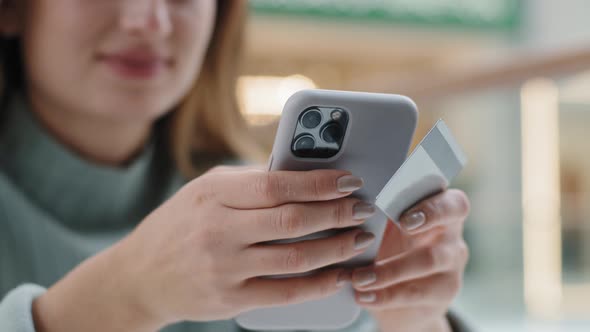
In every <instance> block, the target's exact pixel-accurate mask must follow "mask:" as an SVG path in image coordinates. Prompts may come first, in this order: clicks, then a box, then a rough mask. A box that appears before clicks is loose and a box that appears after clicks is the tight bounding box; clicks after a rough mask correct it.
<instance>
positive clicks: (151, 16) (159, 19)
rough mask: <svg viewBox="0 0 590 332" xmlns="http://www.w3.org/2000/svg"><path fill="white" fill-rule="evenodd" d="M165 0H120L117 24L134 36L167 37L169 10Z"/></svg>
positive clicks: (170, 24)
mask: <svg viewBox="0 0 590 332" xmlns="http://www.w3.org/2000/svg"><path fill="white" fill-rule="evenodd" d="M166 2H167V1H166V0H128V1H122V8H121V11H120V17H119V25H120V27H121V29H122V30H123V31H125V32H127V33H129V34H132V35H136V36H145V35H148V36H152V35H154V34H156V35H158V36H160V37H167V36H168V35H170V33H171V32H172V22H171V19H170V11H169V8H168V5H167V3H166Z"/></svg>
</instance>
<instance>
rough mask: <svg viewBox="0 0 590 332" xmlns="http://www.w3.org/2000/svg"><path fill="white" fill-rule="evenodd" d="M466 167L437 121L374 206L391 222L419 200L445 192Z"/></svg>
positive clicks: (455, 145)
mask: <svg viewBox="0 0 590 332" xmlns="http://www.w3.org/2000/svg"><path fill="white" fill-rule="evenodd" d="M465 164H467V156H466V155H465V153H464V152H463V150H462V149H461V147H460V146H459V144H458V143H457V140H456V139H455V138H454V137H453V135H452V134H451V131H450V130H449V128H448V127H447V125H446V124H445V122H444V121H443V120H442V119H441V120H438V122H437V123H436V124H435V125H434V127H433V128H432V129H431V130H430V131H429V132H428V134H427V135H426V136H425V137H424V139H422V141H421V142H420V144H419V145H418V146H417V147H416V148H415V149H414V151H413V152H412V153H411V154H410V156H409V157H408V158H407V159H406V161H405V162H404V163H403V164H402V165H401V166H400V168H399V169H398V170H397V171H396V172H395V174H394V175H393V176H392V177H391V179H390V180H389V181H388V182H387V184H386V185H385V187H383V189H382V190H381V192H380V193H379V195H377V200H376V201H375V205H376V206H377V207H378V208H380V209H381V210H382V211H383V212H384V213H385V214H386V215H387V216H388V217H389V218H390V219H391V220H393V221H398V220H399V218H400V216H401V214H402V213H403V212H404V211H406V210H407V209H409V208H411V207H412V206H413V205H414V204H416V203H418V202H419V201H420V200H422V199H424V198H426V197H428V196H431V195H434V194H436V193H438V192H441V191H443V190H445V189H446V188H447V187H448V186H449V183H450V182H451V180H452V179H453V178H454V177H455V176H457V174H459V173H460V172H461V170H462V169H463V167H465Z"/></svg>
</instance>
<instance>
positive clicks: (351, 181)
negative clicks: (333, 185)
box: [337, 175, 363, 193]
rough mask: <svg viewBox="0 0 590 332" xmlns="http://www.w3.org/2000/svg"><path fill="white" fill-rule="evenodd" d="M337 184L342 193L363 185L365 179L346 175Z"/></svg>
mask: <svg viewBox="0 0 590 332" xmlns="http://www.w3.org/2000/svg"><path fill="white" fill-rule="evenodd" d="M337 186H338V191H339V192H341V193H349V192H353V191H355V190H359V189H361V188H362V187H363V179H361V178H359V177H356V176H354V175H345V176H342V177H340V178H339V179H338V181H337Z"/></svg>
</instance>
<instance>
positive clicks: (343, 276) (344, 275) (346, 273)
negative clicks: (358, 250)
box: [336, 270, 352, 287]
mask: <svg viewBox="0 0 590 332" xmlns="http://www.w3.org/2000/svg"><path fill="white" fill-rule="evenodd" d="M351 280H352V271H350V270H343V271H342V272H340V274H339V275H338V279H337V280H336V286H338V287H342V286H344V285H346V283H347V282H349V281H351Z"/></svg>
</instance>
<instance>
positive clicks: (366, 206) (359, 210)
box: [352, 202, 376, 220]
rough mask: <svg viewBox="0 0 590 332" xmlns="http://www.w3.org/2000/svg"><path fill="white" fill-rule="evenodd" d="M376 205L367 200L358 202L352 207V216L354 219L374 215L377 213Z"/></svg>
mask: <svg viewBox="0 0 590 332" xmlns="http://www.w3.org/2000/svg"><path fill="white" fill-rule="evenodd" d="M375 211H376V210H375V205H373V204H371V203H366V202H358V203H356V204H355V205H354V206H353V207H352V218H353V219H354V220H363V219H367V218H369V217H372V216H373V215H374V214H375Z"/></svg>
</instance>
